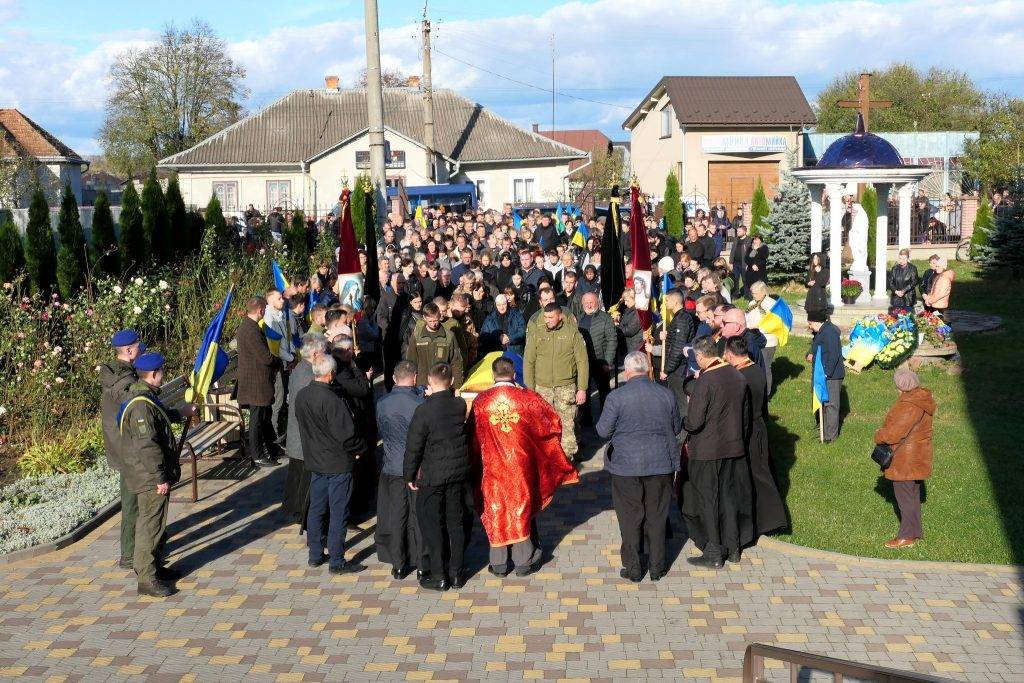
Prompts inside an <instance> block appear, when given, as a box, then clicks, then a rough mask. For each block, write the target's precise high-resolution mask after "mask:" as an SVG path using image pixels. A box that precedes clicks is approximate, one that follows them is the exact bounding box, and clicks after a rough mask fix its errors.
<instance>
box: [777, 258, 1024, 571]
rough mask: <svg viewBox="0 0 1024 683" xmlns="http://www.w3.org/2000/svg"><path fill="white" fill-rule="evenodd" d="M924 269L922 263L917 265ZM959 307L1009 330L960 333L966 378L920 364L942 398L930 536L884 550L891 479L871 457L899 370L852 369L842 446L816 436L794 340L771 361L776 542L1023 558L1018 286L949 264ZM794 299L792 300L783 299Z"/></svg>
mask: <svg viewBox="0 0 1024 683" xmlns="http://www.w3.org/2000/svg"><path fill="white" fill-rule="evenodd" d="M924 267H927V266H926V265H925V264H918V268H919V269H923V268H924ZM954 269H955V270H956V271H957V281H956V283H955V285H954V290H953V308H957V309H968V310H974V311H979V312H985V313H994V314H996V315H1000V316H1002V318H1003V330H1002V331H1000V332H997V333H990V334H974V335H960V336H958V337H956V340H955V341H956V343H957V344H958V346H959V350H960V354H961V356H962V358H963V374H962V375H961V376H954V375H951V374H949V373H947V372H946V370H945V368H943V367H938V366H929V367H925V368H923V369H922V370H921V371H920V376H921V380H922V383H923V384H924V385H925V386H926V387H928V388H929V389H931V390H932V392H933V394H934V395H935V399H936V403H937V404H938V413H937V415H936V417H935V434H934V447H935V465H934V471H933V474H932V478H931V479H929V480H928V481H927V483H926V484H925V490H926V495H925V502H924V505H923V509H922V510H923V511H922V516H923V523H924V530H925V538H924V539H923V540H922V541H920V542H918V543H917V545H915V546H914V547H913V548H909V549H904V550H900V551H896V550H888V549H886V548H884V547H883V546H882V543H883V542H885V541H886V540H888V539H889V538H891V537H892V536H894V535H895V532H896V530H897V528H898V521H897V517H896V514H895V501H894V498H893V496H892V486H891V483H890V482H888V481H887V480H885V479H883V478H882V477H881V476H880V474H879V470H878V467H877V466H876V465H875V464H874V462H872V461H871V459H870V453H871V449H872V447H873V435H874V431H875V430H876V429H877V428H878V427H879V426H880V425H881V424H882V422H883V420H884V417H885V414H886V412H887V410H888V409H889V407H890V406H891V405H892V403H893V402H894V401H895V399H896V394H897V392H896V389H895V387H894V386H893V382H892V371H886V370H881V369H879V368H876V367H874V366H872V367H871V368H869V369H868V370H866V371H865V372H864V373H862V374H860V375H854V374H852V373H849V374H848V375H847V378H846V382H845V384H844V392H843V394H844V395H843V408H842V410H843V413H844V415H845V417H844V419H843V424H842V431H841V434H840V437H839V439H838V441H837V442H836V443H834V444H831V445H827V446H826V445H822V444H820V443H819V442H818V430H817V426H816V423H815V421H814V418H813V417H812V415H811V411H810V377H811V373H810V369H809V367H808V364H807V363H806V362H805V361H804V356H805V355H806V353H807V349H808V347H809V344H810V340H809V339H808V338H804V337H793V338H791V339H790V342H789V344H788V345H787V346H786V347H785V348H783V349H780V350H779V353H778V355H777V356H776V358H775V363H774V366H773V367H774V375H775V378H776V382H777V383H778V388H777V390H776V393H775V395H774V397H773V398H772V401H771V405H770V412H771V413H772V415H773V420H772V421H771V422H770V424H769V430H770V435H771V448H772V455H773V458H774V461H775V469H776V476H777V477H778V479H779V486H780V489H781V490H782V493H783V495H784V497H785V499H786V503H787V506H788V508H789V513H790V518H791V520H792V529H791V530H790V533H787V534H781V535H779V536H778V538H780V539H781V540H785V541H790V542H793V543H797V544H800V545H805V546H811V547H815V548H822V549H825V550H835V551H840V552H845V553H851V554H854V555H864V556H871V557H883V558H896V557H899V558H905V559H917V560H945V561H956V562H985V563H1000V564H1007V563H1017V564H1024V460H1022V458H1021V437H1022V435H1021V427H1022V426H1024V419H1022V418H1021V412H1022V409H1024V404H1022V402H1021V400H1020V398H1019V396H1020V395H1019V394H1018V393H1017V392H1016V389H1017V388H1018V387H1017V386H1016V383H1017V382H1024V378H1022V376H1021V372H1020V371H1021V368H1022V362H1021V350H1022V345H1021V343H1020V341H1021V339H1022V338H1024V337H1022V333H1024V319H1022V317H1024V316H1022V315H1021V312H1020V310H1019V308H1018V306H1019V302H1020V297H1019V293H1020V292H1021V291H1022V288H1021V285H1020V283H1017V282H1012V281H1006V280H1001V281H984V280H981V279H979V278H978V277H976V276H975V275H974V272H973V268H972V267H971V266H969V265H965V264H959V263H957V264H954ZM787 298H789V297H788V296H787Z"/></svg>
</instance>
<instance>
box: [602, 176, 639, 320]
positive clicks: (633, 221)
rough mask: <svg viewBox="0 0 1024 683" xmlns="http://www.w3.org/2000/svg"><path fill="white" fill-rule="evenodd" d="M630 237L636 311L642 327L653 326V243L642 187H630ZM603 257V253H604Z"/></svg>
mask: <svg viewBox="0 0 1024 683" xmlns="http://www.w3.org/2000/svg"><path fill="white" fill-rule="evenodd" d="M629 202H630V208H629V239H630V246H631V247H632V250H633V293H634V294H636V312H637V316H639V318H640V328H641V329H644V330H648V329H650V327H651V243H650V242H649V241H648V239H647V228H646V227H644V213H643V210H642V209H641V207H640V188H639V187H638V186H637V185H635V184H634V185H633V186H632V187H630V188H629ZM602 257H603V255H602Z"/></svg>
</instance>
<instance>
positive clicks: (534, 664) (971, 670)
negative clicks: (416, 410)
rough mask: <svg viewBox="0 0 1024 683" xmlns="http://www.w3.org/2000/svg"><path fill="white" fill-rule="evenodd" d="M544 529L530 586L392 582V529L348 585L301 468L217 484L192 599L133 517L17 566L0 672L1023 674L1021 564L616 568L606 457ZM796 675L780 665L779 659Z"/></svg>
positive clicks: (198, 531) (9, 572)
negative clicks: (313, 512)
mask: <svg viewBox="0 0 1024 683" xmlns="http://www.w3.org/2000/svg"><path fill="white" fill-rule="evenodd" d="M599 462H600V458H596V459H595V460H594V461H592V462H591V463H590V464H588V465H587V467H586V468H585V469H584V471H583V475H582V482H581V483H580V484H579V485H576V486H572V487H569V488H566V489H563V490H562V491H561V492H560V494H559V496H558V497H557V498H556V500H555V502H554V504H553V505H552V507H551V508H549V509H548V510H547V511H546V512H545V513H544V515H543V516H542V517H541V521H540V528H541V533H542V536H543V538H544V539H545V545H546V546H547V547H548V548H550V549H553V558H552V559H551V561H550V562H549V563H548V564H546V565H545V566H544V568H543V569H542V570H541V572H540V573H538V574H536V575H534V576H532V577H529V578H526V579H514V578H513V579H504V580H499V579H496V578H494V577H492V576H491V575H490V574H488V573H487V571H486V570H485V569H484V563H485V561H486V560H485V558H486V554H485V548H484V541H483V535H482V532H481V530H480V528H479V525H477V528H476V529H475V538H474V542H473V547H472V550H471V552H470V554H469V560H470V563H471V566H472V568H473V569H474V571H475V572H476V573H475V575H474V576H473V578H472V579H471V580H470V581H469V583H468V585H467V586H466V588H465V589H464V590H462V591H460V592H457V593H456V592H449V593H445V594H437V593H428V592H423V591H421V590H419V588H418V586H417V585H416V583H415V580H414V579H413V578H408V579H406V580H404V581H401V582H398V581H393V580H392V579H391V577H390V575H389V572H388V569H387V568H386V567H384V566H382V565H380V564H378V563H377V562H376V557H375V555H373V554H372V552H373V551H372V535H373V524H372V521H371V522H370V523H367V524H365V525H364V527H363V529H362V531H361V532H359V533H356V534H355V536H354V538H352V539H351V540H352V549H351V552H350V557H352V556H355V557H356V558H357V559H360V560H363V561H364V562H365V563H367V564H368V565H369V569H368V570H367V571H365V572H363V573H361V574H359V575H355V576H345V577H332V576H331V575H329V574H328V573H327V570H326V566H325V567H323V568H320V569H308V568H307V567H306V562H305V559H306V552H305V545H304V538H303V537H299V536H298V535H297V527H295V526H287V525H285V523H284V521H283V518H282V516H281V515H280V513H279V512H278V508H277V501H278V500H279V491H280V489H281V487H282V484H283V480H284V471H283V469H282V468H278V469H276V470H271V471H269V472H261V473H259V474H258V475H254V476H252V477H249V478H248V479H245V480H243V481H241V482H238V483H234V484H231V483H230V482H227V483H225V482H224V481H206V482H204V483H203V485H202V490H203V491H205V492H206V493H207V494H208V497H207V498H206V499H205V500H202V501H200V503H198V504H196V505H192V504H189V503H174V504H173V505H172V508H171V518H172V522H171V526H170V533H171V543H170V552H171V558H170V559H171V561H172V563H173V564H174V566H176V567H178V568H181V569H183V570H186V571H187V572H188V574H187V576H186V577H185V578H184V579H182V580H181V581H179V582H178V584H177V586H178V589H179V591H180V592H179V593H178V594H177V595H175V596H173V597H171V598H169V599H166V600H157V599H151V598H144V597H139V596H137V595H136V593H135V581H134V577H133V576H129V574H128V573H127V572H124V571H122V570H120V569H118V568H117V566H116V564H115V563H116V559H117V555H118V552H117V537H118V530H117V524H118V521H119V520H118V518H117V517H115V518H114V519H112V520H110V521H109V522H108V523H106V524H105V525H103V526H102V527H101V528H99V529H98V530H97V531H95V532H94V533H93V534H92V535H90V536H89V537H87V538H86V539H84V540H83V541H80V542H79V543H77V544H75V545H73V546H71V547H69V548H67V549H65V550H63V551H60V552H58V553H53V554H50V555H47V556H43V557H40V558H37V559H34V560H28V561H25V562H21V563H19V564H16V565H13V566H3V567H0V677H5V676H6V677H19V678H24V679H28V680H88V681H105V680H124V679H128V678H133V677H140V676H143V677H145V678H147V679H148V680H153V681H179V680H184V681H189V680H194V681H238V680H250V681H257V680H259V681H263V680H278V681H325V680H327V681H330V680H343V679H344V680H442V679H454V680H480V679H487V680H524V679H545V680H551V679H574V680H586V679H589V680H613V679H629V678H632V679H635V678H640V677H647V678H666V677H667V678H674V679H680V678H686V679H687V680H709V679H710V680H724V679H732V680H736V679H738V678H739V677H740V676H741V673H742V660H743V651H744V648H745V647H746V645H747V644H748V643H749V642H763V643H770V644H777V645H780V646H782V647H791V648H795V649H799V650H806V651H811V652H816V653H822V654H829V655H834V656H837V657H842V658H848V659H852V660H856V661H860V662H869V663H877V664H881V665H886V666H892V667H897V668H901V669H909V670H915V671H920V672H926V673H930V674H935V675H940V676H946V677H949V678H953V679H959V680H970V681H986V680H991V681H1022V680H1024V650H1022V647H1021V638H1022V628H1021V623H1020V614H1021V613H1020V608H1021V604H1022V594H1021V582H1020V577H1019V575H1018V573H1017V572H1015V571H1013V570H1009V569H986V568H962V569H956V570H950V569H945V568H936V567H933V566H922V565H917V566H915V565H909V564H887V563H884V562H881V561H871V562H862V561H857V560H850V561H848V560H844V559H843V558H841V557H836V556H827V555H823V554H814V553H798V552H793V551H792V550H787V549H786V548H782V547H778V546H773V547H771V548H768V547H761V548H757V549H753V550H751V551H748V552H747V553H745V555H744V560H743V563H742V564H741V565H739V566H735V565H727V568H726V569H725V570H722V571H719V572H711V571H703V570H691V568H690V566H689V565H687V564H686V562H685V560H684V557H685V556H686V555H687V554H689V553H690V546H686V547H685V548H684V547H682V541H683V539H682V538H680V537H679V536H678V534H679V531H680V529H681V523H680V521H679V519H678V517H674V518H673V526H674V528H675V529H676V533H677V537H676V539H674V542H673V543H672V545H671V550H672V554H671V556H672V557H673V558H674V559H675V562H674V565H673V567H672V570H671V571H670V573H669V575H668V576H667V577H666V578H665V579H663V580H662V581H661V582H660V583H658V584H652V583H650V582H649V581H645V582H644V583H642V584H640V585H633V584H631V583H629V582H626V581H623V580H621V579H620V578H619V576H618V571H619V563H618V554H617V541H618V531H617V527H616V523H615V516H614V513H613V512H612V511H611V502H610V501H611V495H610V487H609V484H608V480H607V478H606V476H605V475H604V474H603V473H601V472H600V471H599V470H598V469H597V467H596V465H597V464H598V463H599ZM769 673H770V674H773V678H774V679H777V680H783V679H784V678H786V674H785V672H784V671H783V670H782V669H778V668H776V669H770V670H769Z"/></svg>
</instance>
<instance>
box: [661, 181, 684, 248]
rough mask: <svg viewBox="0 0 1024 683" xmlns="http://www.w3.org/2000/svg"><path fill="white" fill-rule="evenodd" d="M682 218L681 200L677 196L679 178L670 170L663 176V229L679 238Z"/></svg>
mask: <svg viewBox="0 0 1024 683" xmlns="http://www.w3.org/2000/svg"><path fill="white" fill-rule="evenodd" d="M684 220H685V214H684V211H683V202H682V200H681V198H680V196H679V178H677V177H676V172H675V171H674V170H672V171H669V172H668V177H667V178H665V230H666V231H667V232H668V234H669V235H671V236H672V237H674V238H676V239H679V238H680V237H682V236H683V221H684Z"/></svg>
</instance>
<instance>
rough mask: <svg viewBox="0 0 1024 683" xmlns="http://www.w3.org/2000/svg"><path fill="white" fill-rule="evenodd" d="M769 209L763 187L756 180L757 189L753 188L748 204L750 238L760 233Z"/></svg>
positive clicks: (759, 180)
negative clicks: (752, 195) (752, 194)
mask: <svg viewBox="0 0 1024 683" xmlns="http://www.w3.org/2000/svg"><path fill="white" fill-rule="evenodd" d="M770 212H771V209H770V208H769V206H768V196H767V195H765V193H764V185H762V184H761V179H760V178H758V179H757V187H756V188H754V198H753V199H752V200H751V202H750V236H751V237H753V236H754V235H758V234H760V233H761V228H763V227H764V224H765V219H766V218H768V214H769V213H770Z"/></svg>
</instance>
